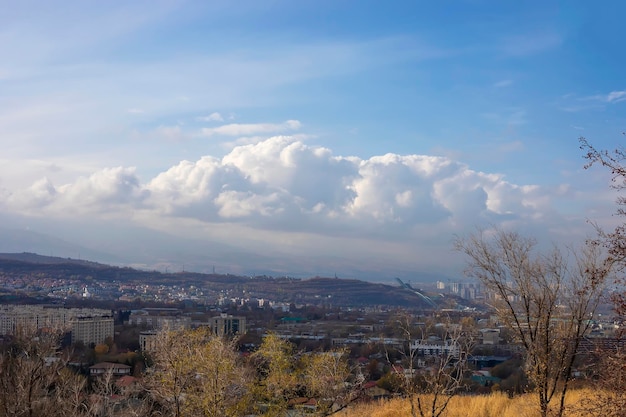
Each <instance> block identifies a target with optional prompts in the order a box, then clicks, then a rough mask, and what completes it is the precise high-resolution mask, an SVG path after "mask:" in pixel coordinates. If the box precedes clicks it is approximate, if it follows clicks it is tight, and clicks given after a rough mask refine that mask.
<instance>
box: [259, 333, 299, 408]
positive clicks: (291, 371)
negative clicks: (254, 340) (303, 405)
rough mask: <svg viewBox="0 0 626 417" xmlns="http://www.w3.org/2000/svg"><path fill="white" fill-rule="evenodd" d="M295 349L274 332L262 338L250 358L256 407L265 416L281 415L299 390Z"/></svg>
mask: <svg viewBox="0 0 626 417" xmlns="http://www.w3.org/2000/svg"><path fill="white" fill-rule="evenodd" d="M294 353H295V351H294V346H293V345H292V344H291V343H290V342H289V341H288V340H284V339H282V338H281V337H280V336H279V335H277V334H275V333H269V334H267V335H266V336H265V337H264V338H263V342H262V343H261V346H260V347H259V349H258V350H257V351H256V352H255V353H254V355H253V357H252V363H253V366H254V368H255V370H256V375H257V376H256V382H255V384H254V388H253V389H254V396H255V403H256V404H255V405H256V408H257V411H258V412H262V413H263V415H264V416H268V417H272V416H282V415H284V413H285V412H286V410H287V408H288V407H289V400H291V399H293V398H297V397H298V396H299V391H300V388H301V381H300V378H299V375H298V368H297V362H296V360H295V357H294Z"/></svg>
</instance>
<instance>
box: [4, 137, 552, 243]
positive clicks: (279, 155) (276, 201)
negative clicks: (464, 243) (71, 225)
mask: <svg viewBox="0 0 626 417" xmlns="http://www.w3.org/2000/svg"><path fill="white" fill-rule="evenodd" d="M548 202H549V198H548V195H547V191H545V190H542V189H540V188H539V187H535V186H518V185H514V184H511V183H508V182H507V181H505V180H504V179H503V177H502V176H500V175H494V174H485V173H481V172H476V171H473V170H471V169H470V168H469V167H468V166H467V165H465V164H462V163H459V162H455V161H453V160H451V159H448V158H445V157H435V156H425V155H396V154H386V155H380V156H374V157H371V158H369V159H361V158H358V157H344V156H335V155H333V153H332V152H331V150H329V149H327V148H323V147H316V146H310V145H307V144H306V143H304V142H302V141H300V140H297V139H295V138H293V137H288V136H276V137H272V138H269V139H267V140H264V141H261V142H258V143H256V144H251V145H245V146H238V147H235V148H234V149H232V151H231V152H230V153H228V154H227V155H225V156H224V157H223V158H221V159H218V158H214V157H211V156H204V157H201V158H200V159H199V160H197V161H182V162H180V163H178V164H177V165H175V166H172V167H170V168H169V169H167V170H166V171H163V172H161V173H159V174H158V175H156V176H154V177H153V178H151V179H148V180H143V181H142V179H140V178H139V176H138V175H137V173H136V170H135V169H134V168H132V167H115V168H106V169H103V170H101V171H98V172H94V173H93V174H92V175H90V176H88V177H81V178H78V179H76V180H75V181H73V182H71V183H67V184H52V183H51V182H50V181H49V180H48V179H46V178H43V179H41V180H39V181H37V182H36V183H34V184H32V186H30V187H28V188H26V189H22V190H14V191H13V192H12V193H10V195H9V196H8V198H6V199H5V209H6V210H9V211H14V212H20V213H22V214H31V215H44V216H76V215H90V216H93V215H101V216H108V217H115V216H125V217H128V216H130V215H132V213H135V214H136V213H150V215H151V218H153V219H154V218H155V217H167V218H168V219H193V220H196V221H200V222H204V223H211V224H213V223H231V224H232V223H238V224H242V225H246V226H247V227H251V228H254V229H265V230H281V231H284V232H309V233H319V234H331V235H333V234H336V235H340V236H341V235H349V236H377V237H381V236H396V237H397V236H400V235H410V234H412V233H414V232H419V231H420V229H423V230H426V229H429V230H434V227H436V228H437V230H439V232H442V231H446V230H450V231H455V230H462V229H464V228H466V227H468V226H475V225H476V224H481V223H485V222H490V223H496V222H500V221H502V220H507V221H526V220H533V221H537V220H539V219H541V217H542V216H545V215H546V213H547V211H548V210H549V209H550V208H549V205H548Z"/></svg>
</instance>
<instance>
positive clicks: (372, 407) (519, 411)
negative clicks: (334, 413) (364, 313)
mask: <svg viewBox="0 0 626 417" xmlns="http://www.w3.org/2000/svg"><path fill="white" fill-rule="evenodd" d="M594 395H595V393H594V391H593V390H590V389H580V390H573V391H570V393H569V395H568V396H567V411H566V413H565V416H567V417H586V416H588V415H589V414H588V413H587V412H583V411H576V408H577V407H576V404H579V403H580V401H581V400H582V399H584V398H589V397H590V396H594ZM553 402H554V404H553V405H554V406H557V405H558V400H553ZM338 416H340V417H364V416H369V417H405V416H406V417H411V406H410V403H409V402H408V400H405V399H400V398H397V399H391V400H384V401H380V402H375V403H369V404H358V405H355V406H353V407H350V408H349V409H348V410H345V411H344V412H343V413H339V414H338ZM443 416H445V417H468V416H472V417H536V416H539V404H538V401H537V396H536V395H535V394H525V395H520V396H516V397H514V398H509V397H508V396H507V395H506V394H503V393H493V394H490V395H475V396H458V397H455V398H453V399H452V400H451V401H450V404H449V405H448V409H447V410H446V412H445V413H444V414H443Z"/></svg>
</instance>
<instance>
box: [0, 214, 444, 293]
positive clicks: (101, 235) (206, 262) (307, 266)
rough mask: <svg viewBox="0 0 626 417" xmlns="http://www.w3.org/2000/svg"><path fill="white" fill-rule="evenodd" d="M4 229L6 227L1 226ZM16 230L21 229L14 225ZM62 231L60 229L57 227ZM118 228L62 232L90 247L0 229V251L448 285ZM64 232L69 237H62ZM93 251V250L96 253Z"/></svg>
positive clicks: (164, 267) (337, 260)
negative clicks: (400, 279) (395, 279)
mask: <svg viewBox="0 0 626 417" xmlns="http://www.w3.org/2000/svg"><path fill="white" fill-rule="evenodd" d="M5 224H6V222H5ZM16 227H19V225H17V224H16ZM59 227H61V225H59ZM116 227H117V228H109V230H104V229H97V230H96V229H93V230H91V229H89V228H88V227H87V226H84V228H82V227H81V228H72V229H68V230H65V229H62V228H61V229H60V231H59V233H63V235H64V236H66V235H67V236H68V237H69V238H68V240H71V241H78V242H90V245H89V246H86V245H81V244H75V243H70V242H69V241H68V240H63V239H59V238H57V237H55V235H50V234H44V233H39V232H35V231H32V230H30V229H28V228H22V229H11V228H7V227H4V228H3V227H0V252H4V253H22V252H29V253H38V254H42V255H46V256H50V257H60V258H64V259H67V258H71V259H74V260H80V259H89V260H92V261H95V262H101V263H105V264H109V265H116V266H130V267H133V268H137V269H142V270H158V271H161V272H182V271H195V272H202V273H213V272H218V273H222V274H223V273H230V274H234V275H268V276H293V277H298V278H306V277H310V276H314V275H322V276H334V275H335V274H336V275H339V276H340V277H350V278H357V279H363V280H368V281H374V282H391V281H392V280H393V278H394V277H401V278H402V279H404V280H407V281H412V282H434V281H436V280H441V281H446V280H450V277H449V276H446V275H444V274H440V273H437V272H423V271H419V270H417V271H416V270H406V269H403V268H402V267H400V266H398V267H397V268H396V267H393V266H392V267H388V266H383V263H382V262H381V263H378V262H376V261H374V260H372V261H370V262H369V263H368V264H367V265H364V264H358V263H355V262H354V260H349V259H344V258H342V256H341V254H340V253H338V254H337V255H336V256H325V257H324V256H322V257H320V256H315V255H313V254H310V255H301V254H300V255H291V254H285V253H280V252H277V251H272V250H269V251H268V250H266V251H265V253H264V254H259V253H255V252H254V251H252V250H250V249H248V250H245V249H241V248H237V247H232V246H229V245H226V244H223V243H220V242H218V241H214V240H211V238H210V237H207V239H203V240H197V239H192V238H181V237H180V236H171V235H168V234H166V233H163V232H159V231H155V230H147V229H125V228H124V226H123V225H118V226H116ZM66 232H67V233H66ZM96 248H97V249H96Z"/></svg>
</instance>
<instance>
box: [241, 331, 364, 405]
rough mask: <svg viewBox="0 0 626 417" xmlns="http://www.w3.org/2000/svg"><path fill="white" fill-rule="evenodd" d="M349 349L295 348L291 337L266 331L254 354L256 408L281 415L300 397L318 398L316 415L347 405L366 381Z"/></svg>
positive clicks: (356, 395)
mask: <svg viewBox="0 0 626 417" xmlns="http://www.w3.org/2000/svg"><path fill="white" fill-rule="evenodd" d="M347 353H348V352H347V350H344V349H333V350H330V351H325V352H321V351H320V352H317V351H316V352H308V353H302V352H296V351H295V348H294V345H293V344H292V343H291V342H289V341H288V340H285V339H283V338H281V337H280V336H279V335H277V334H275V333H269V334H267V335H266V336H265V337H264V338H263V342H262V343H261V346H260V347H259V349H258V350H257V351H256V352H255V353H254V354H253V355H252V358H251V363H252V366H253V368H254V370H255V372H256V382H255V384H254V388H253V391H254V394H255V405H256V409H257V410H256V411H257V412H258V413H261V415H263V416H281V417H282V416H284V415H285V413H286V412H287V410H288V409H289V408H290V407H291V406H292V405H293V404H292V402H293V400H294V399H296V398H300V397H306V398H314V399H315V400H316V406H315V411H314V412H313V413H312V414H313V415H319V416H328V415H331V414H334V413H336V412H338V411H340V410H342V409H343V408H345V407H347V406H348V405H349V404H350V403H351V402H352V401H354V400H355V399H356V398H357V397H358V394H359V392H360V387H361V386H362V383H363V378H360V377H359V374H358V373H357V372H354V370H353V369H352V368H351V367H350V366H349V363H348V358H347Z"/></svg>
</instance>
